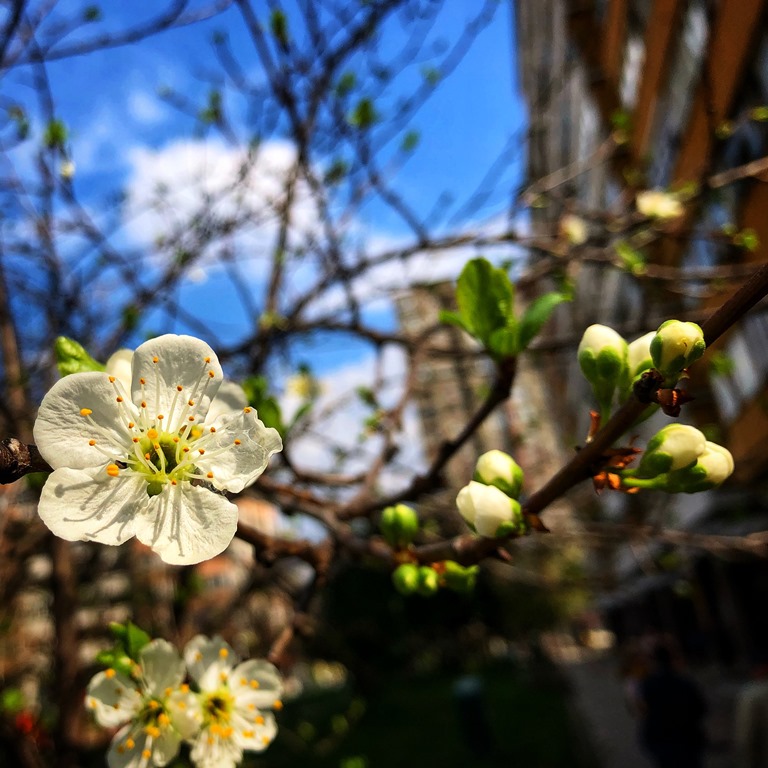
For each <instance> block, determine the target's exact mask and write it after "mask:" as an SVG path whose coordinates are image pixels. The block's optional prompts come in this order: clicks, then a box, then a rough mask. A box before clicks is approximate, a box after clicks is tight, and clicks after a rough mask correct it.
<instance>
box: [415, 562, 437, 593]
mask: <svg viewBox="0 0 768 768" xmlns="http://www.w3.org/2000/svg"><path fill="white" fill-rule="evenodd" d="M438 589H440V577H439V576H438V575H437V571H436V570H435V569H434V568H431V567H430V566H428V565H422V566H420V567H419V583H418V586H417V587H416V592H418V594H420V595H421V596H422V597H431V596H432V595H434V594H435V593H436V592H437V590H438Z"/></svg>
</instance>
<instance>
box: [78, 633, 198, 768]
mask: <svg viewBox="0 0 768 768" xmlns="http://www.w3.org/2000/svg"><path fill="white" fill-rule="evenodd" d="M183 680H184V662H183V661H182V660H181V658H180V657H179V653H178V651H177V650H176V649H175V648H174V647H173V646H172V645H171V644H170V643H168V642H166V641H165V640H153V641H152V642H151V643H148V644H147V645H145V646H144V648H142V649H141V651H140V653H139V664H138V668H137V674H136V679H134V678H133V677H128V676H126V675H124V674H122V673H120V672H117V671H116V670H114V669H107V670H106V671H104V672H99V673H98V674H97V675H95V676H94V677H93V678H92V679H91V682H90V683H89V684H88V691H87V694H86V699H85V701H86V706H87V707H88V709H90V710H91V711H92V712H93V715H94V717H95V718H96V721H97V722H98V723H99V725H102V726H104V727H105V728H117V727H119V726H123V727H122V728H120V730H119V731H118V732H117V733H116V734H115V737H114V738H113V739H112V744H111V746H110V748H109V752H108V753H107V763H108V764H109V767H110V768H146V766H150V765H152V766H163V765H166V764H167V763H169V762H170V761H171V760H172V759H173V758H174V757H175V756H176V754H177V753H178V751H179V744H180V743H181V740H182V739H186V738H191V737H192V736H193V735H194V734H195V732H197V731H198V730H199V728H200V714H199V709H198V704H197V698H196V697H195V694H193V693H192V692H191V691H190V690H189V686H187V685H182V681H183Z"/></svg>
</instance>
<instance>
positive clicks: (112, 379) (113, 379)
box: [109, 376, 115, 384]
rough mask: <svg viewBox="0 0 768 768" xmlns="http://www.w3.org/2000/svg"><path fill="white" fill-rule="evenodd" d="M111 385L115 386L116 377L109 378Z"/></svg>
mask: <svg viewBox="0 0 768 768" xmlns="http://www.w3.org/2000/svg"><path fill="white" fill-rule="evenodd" d="M109 383H110V384H114V383H115V377H114V376H110V377H109Z"/></svg>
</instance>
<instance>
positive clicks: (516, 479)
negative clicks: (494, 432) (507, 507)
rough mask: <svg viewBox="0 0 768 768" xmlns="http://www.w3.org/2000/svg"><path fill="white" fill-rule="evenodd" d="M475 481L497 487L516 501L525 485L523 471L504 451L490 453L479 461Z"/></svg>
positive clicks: (485, 454)
mask: <svg viewBox="0 0 768 768" xmlns="http://www.w3.org/2000/svg"><path fill="white" fill-rule="evenodd" d="M475 480H477V481H478V482H479V483H485V485H493V486H496V488H498V489H499V490H500V491H503V492H504V493H506V494H507V495H508V496H511V497H512V498H513V499H516V498H518V496H519V495H520V488H521V487H522V485H523V470H522V469H521V468H520V465H519V464H518V463H517V462H516V461H515V460H514V459H513V458H512V457H511V456H509V455H508V454H506V453H504V451H499V450H493V451H488V452H487V453H484V454H483V455H482V456H481V457H480V458H479V459H478V460H477V465H476V466H475Z"/></svg>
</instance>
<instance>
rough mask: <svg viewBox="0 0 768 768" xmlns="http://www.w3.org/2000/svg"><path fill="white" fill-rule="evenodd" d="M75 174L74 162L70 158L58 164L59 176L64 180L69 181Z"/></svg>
mask: <svg viewBox="0 0 768 768" xmlns="http://www.w3.org/2000/svg"><path fill="white" fill-rule="evenodd" d="M74 175H75V163H74V161H72V160H65V161H64V162H63V163H62V164H61V165H60V166H59V176H61V178H62V179H64V180H65V181H69V180H70V179H72V178H74Z"/></svg>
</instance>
